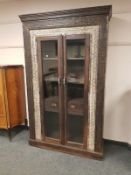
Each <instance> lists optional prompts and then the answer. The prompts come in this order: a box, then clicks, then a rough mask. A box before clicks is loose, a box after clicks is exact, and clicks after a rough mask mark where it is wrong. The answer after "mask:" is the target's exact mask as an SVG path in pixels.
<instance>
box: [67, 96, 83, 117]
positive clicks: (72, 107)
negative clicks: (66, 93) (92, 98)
mask: <svg viewBox="0 0 131 175" xmlns="http://www.w3.org/2000/svg"><path fill="white" fill-rule="evenodd" d="M68 113H72V114H75V115H83V114H84V100H83V99H82V98H77V99H73V100H70V101H69V102H68Z"/></svg>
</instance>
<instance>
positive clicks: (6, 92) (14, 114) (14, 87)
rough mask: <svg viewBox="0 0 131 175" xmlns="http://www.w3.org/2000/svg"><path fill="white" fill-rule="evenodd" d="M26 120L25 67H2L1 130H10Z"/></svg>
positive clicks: (0, 92) (0, 70)
mask: <svg viewBox="0 0 131 175" xmlns="http://www.w3.org/2000/svg"><path fill="white" fill-rule="evenodd" d="M25 119H26V109H25V91H24V75H23V67H22V66H3V67H0V128H1V129H7V130H10V129H11V128H13V127H15V126H17V125H21V124H23V123H25Z"/></svg>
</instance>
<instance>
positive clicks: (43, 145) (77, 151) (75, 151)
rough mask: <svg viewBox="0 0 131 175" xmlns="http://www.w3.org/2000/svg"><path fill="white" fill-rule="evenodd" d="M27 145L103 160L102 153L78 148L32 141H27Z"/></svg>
mask: <svg viewBox="0 0 131 175" xmlns="http://www.w3.org/2000/svg"><path fill="white" fill-rule="evenodd" d="M29 144H30V145H32V146H35V147H38V148H43V149H49V150H56V151H59V152H64V153H67V154H72V155H78V156H82V157H88V158H92V159H97V160H102V159H103V152H101V153H99V152H91V151H89V150H87V151H86V150H83V149H79V148H74V147H73V148H72V147H69V146H66V145H58V144H50V143H47V142H44V141H40V140H33V139H29Z"/></svg>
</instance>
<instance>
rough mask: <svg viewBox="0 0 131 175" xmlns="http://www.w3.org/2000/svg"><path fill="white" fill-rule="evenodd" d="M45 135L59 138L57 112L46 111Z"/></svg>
mask: <svg viewBox="0 0 131 175" xmlns="http://www.w3.org/2000/svg"><path fill="white" fill-rule="evenodd" d="M44 124H45V135H46V136H47V137H52V138H56V139H58V138H59V127H60V126H59V117H58V113H56V112H48V111H47V112H45V120H44Z"/></svg>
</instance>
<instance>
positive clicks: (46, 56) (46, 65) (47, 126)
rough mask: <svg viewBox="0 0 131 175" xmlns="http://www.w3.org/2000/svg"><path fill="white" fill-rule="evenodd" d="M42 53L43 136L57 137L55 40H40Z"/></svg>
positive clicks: (57, 111) (57, 106) (57, 94)
mask: <svg viewBox="0 0 131 175" xmlns="http://www.w3.org/2000/svg"><path fill="white" fill-rule="evenodd" d="M42 54H43V55H42V59H43V79H44V82H43V85H44V87H43V88H44V110H45V112H44V130H45V136H46V137H51V138H55V139H58V138H59V135H60V126H59V101H58V96H59V86H58V59H57V41H54V40H53V41H42Z"/></svg>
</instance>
